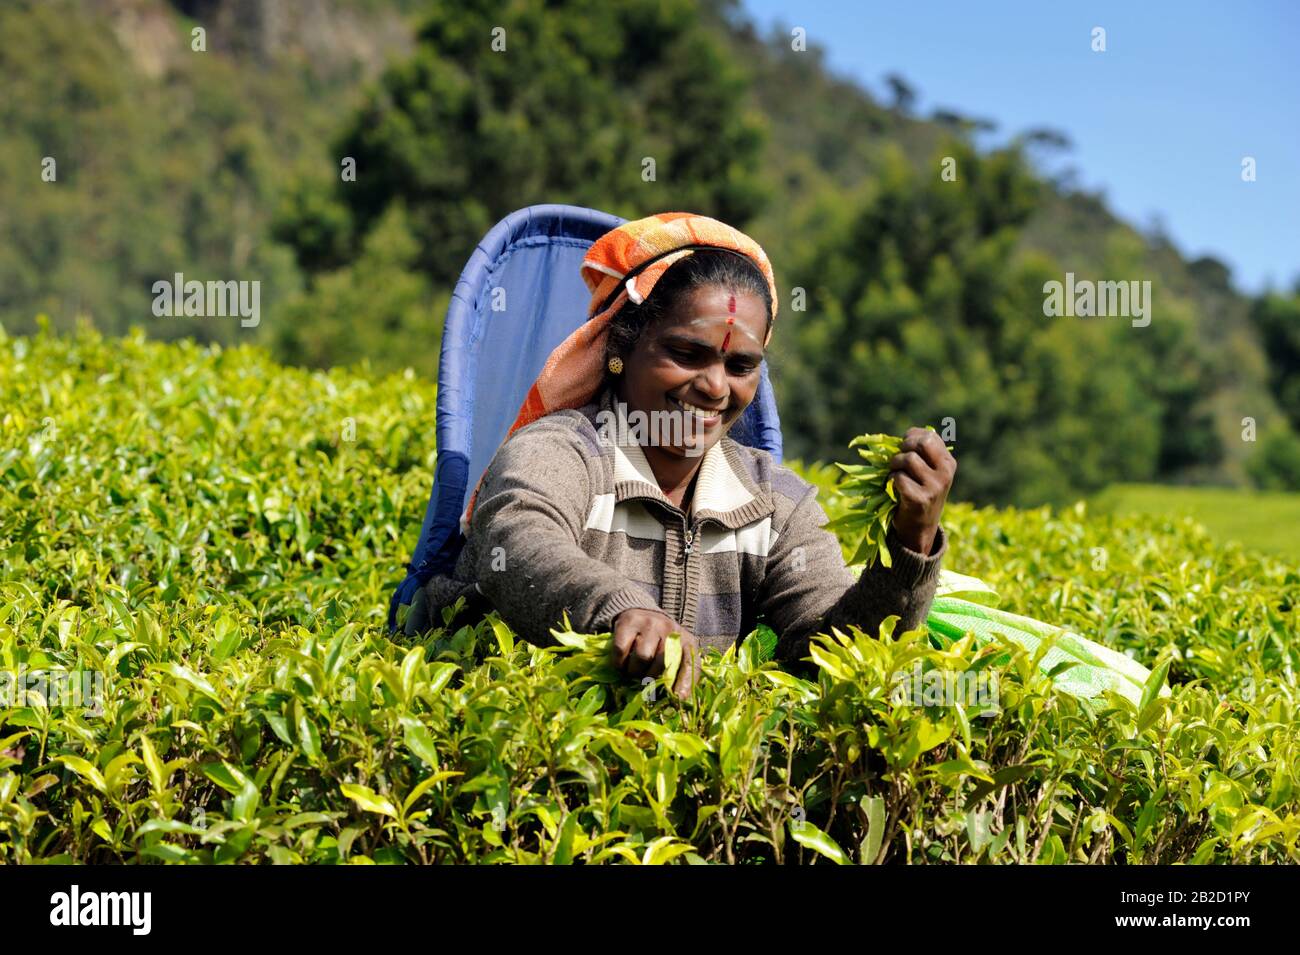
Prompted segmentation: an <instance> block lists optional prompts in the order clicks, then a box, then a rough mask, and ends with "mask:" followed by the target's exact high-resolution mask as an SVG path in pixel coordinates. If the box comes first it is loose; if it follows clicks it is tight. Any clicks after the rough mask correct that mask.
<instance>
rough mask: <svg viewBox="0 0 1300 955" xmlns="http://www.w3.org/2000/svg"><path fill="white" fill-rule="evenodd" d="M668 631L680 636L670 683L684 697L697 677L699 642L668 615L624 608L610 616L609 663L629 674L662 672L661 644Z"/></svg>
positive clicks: (639, 676)
mask: <svg viewBox="0 0 1300 955" xmlns="http://www.w3.org/2000/svg"><path fill="white" fill-rule="evenodd" d="M670 633H679V634H681V638H682V664H681V667H680V668H679V669H678V671H677V679H676V681H675V682H674V683H673V693H674V694H675V695H676V696H678V697H679V698H681V699H686V698H688V697H689V696H690V695H691V691H692V690H693V689H694V688H695V681H696V680H697V679H699V659H700V651H699V643H698V641H696V639H695V635H694V634H693V633H690V632H689V631H687V630H686V629H685V628H684V627H683V626H682V625H681V624H679V623H678V622H677V621H676V620H674V619H673V618H672V617H670V616H668V614H666V613H663V612H662V611H659V610H645V609H641V608H637V609H634V610H624V611H623V612H622V613H620V614H619V615H618V616H617V617H615V618H614V642H613V662H614V666H615V668H616V669H618V670H620V671H622V672H623V673H625V674H627V675H628V676H630V677H635V678H636V679H638V680H639V679H641V678H642V677H647V676H650V677H655V676H659V675H660V674H662V673H663V672H664V643H665V642H666V641H667V639H668V635H669V634H670Z"/></svg>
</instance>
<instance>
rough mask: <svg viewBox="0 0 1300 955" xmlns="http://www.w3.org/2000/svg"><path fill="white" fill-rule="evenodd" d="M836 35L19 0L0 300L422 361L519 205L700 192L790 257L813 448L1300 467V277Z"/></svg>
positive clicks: (476, 3) (1047, 469)
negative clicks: (941, 99) (922, 431)
mask: <svg viewBox="0 0 1300 955" xmlns="http://www.w3.org/2000/svg"><path fill="white" fill-rule="evenodd" d="M496 30H500V31H502V32H501V33H500V35H499V36H498V34H497V33H495V32H494V31H496ZM818 40H819V38H817V37H810V38H809V42H808V46H807V49H796V48H795V47H796V46H798V44H792V42H791V35H790V32H789V31H788V30H782V29H780V28H777V29H776V30H775V31H774V32H773V35H771V36H760V35H758V34H757V33H756V32H755V31H754V29H753V28H752V27H751V26H750V25H749V24H748V23H747V22H745V19H744V17H743V15H742V14H741V12H740V9H739V6H738V5H737V4H735V3H730V2H726V3H713V2H697V0H631V2H627V3H620V4H617V5H608V4H602V3H598V2H595V0H566V2H561V3H553V2H552V3H546V2H543V0H515V2H512V3H500V2H485V0H471V2H457V3H452V2H443V0H432V2H415V0H407V2H399V0H300V2H294V3H290V2H282V3H273V2H270V0H172V2H166V0H42V2H34V0H17V2H11V3H7V4H5V5H4V6H3V7H2V8H0V70H2V71H3V76H4V77H5V82H6V87H7V88H6V93H7V95H6V96H4V97H3V98H0V128H2V129H3V131H4V135H3V137H0V322H3V324H4V326H5V328H6V329H8V330H9V331H10V332H11V333H13V332H18V333H22V332H26V331H29V330H31V328H32V327H33V326H34V322H35V320H36V316H37V315H38V314H39V313H46V314H48V315H49V316H50V317H51V322H52V325H53V327H54V328H55V329H63V330H68V329H70V328H72V327H73V326H74V325H75V324H76V323H77V321H78V320H81V319H85V320H90V321H92V322H93V323H94V324H95V325H97V326H99V327H100V328H102V329H104V330H106V331H109V332H121V331H124V330H125V329H127V328H128V327H131V326H140V327H142V328H143V329H144V330H145V331H146V332H147V333H148V334H149V335H152V336H156V337H162V338H174V337H180V336H192V337H195V338H197V339H199V340H203V341H220V342H226V343H230V342H235V341H246V340H254V341H258V342H261V343H264V344H266V345H267V346H268V347H270V348H271V349H272V350H273V351H274V353H275V354H276V356H277V357H278V358H279V359H280V360H282V361H287V362H290V363H297V364H305V365H311V366H330V365H335V364H352V363H355V362H359V361H361V360H368V361H369V362H370V363H371V364H372V365H373V366H374V367H375V368H377V369H379V370H389V369H395V368H400V367H405V366H412V367H414V368H415V369H416V370H417V371H418V372H419V373H421V374H422V375H425V376H428V377H432V376H433V375H434V374H435V372H436V361H437V347H438V325H439V323H440V320H441V313H442V310H443V308H444V307H445V303H446V300H447V296H448V293H449V291H450V288H451V286H452V284H454V281H455V277H456V274H457V273H458V271H459V269H460V266H461V265H462V264H463V262H464V260H465V259H466V258H467V257H468V255H469V253H470V251H471V250H472V247H473V244H474V242H475V241H476V240H477V238H478V237H479V236H480V235H481V234H482V233H483V232H484V231H485V230H486V229H487V228H488V227H489V226H490V225H491V224H492V223H493V222H495V221H496V220H497V219H499V218H500V217H501V216H503V215H505V214H507V213H509V212H511V211H513V210H514V209H517V208H519V207H521V206H525V205H529V204H532V203H537V202H571V203H576V204H581V205H589V206H595V207H599V208H603V209H607V210H609V211H611V212H615V213H618V214H621V215H624V216H639V215H644V214H647V213H649V212H652V211H660V210H664V209H671V208H687V209H691V210H694V211H700V212H704V213H706V214H710V215H714V216H717V217H719V218H723V219H726V220H727V221H729V222H732V223H733V224H735V225H737V226H738V227H741V228H744V229H746V230H747V231H750V232H751V234H753V235H754V236H755V238H757V239H758V240H759V241H760V242H762V243H763V244H764V246H765V247H766V248H767V249H768V251H769V253H770V255H771V257H772V259H773V262H774V264H775V267H776V272H777V277H778V282H779V284H780V287H781V293H782V297H783V309H782V318H781V321H780V323H779V328H778V332H777V335H776V337H775V339H774V342H773V347H772V352H771V356H770V360H771V364H772V367H773V374H774V378H775V381H776V386H777V390H778V397H779V401H780V404H781V410H782V416H783V421H784V423H785V431H786V440H787V445H788V447H789V449H790V451H791V452H792V453H793V454H797V455H800V456H804V457H808V458H821V459H828V458H830V457H832V456H834V455H835V454H836V453H837V451H838V449H839V448H841V447H842V446H843V445H844V443H845V442H846V441H847V440H848V438H849V437H851V436H852V435H854V434H857V433H860V432H862V431H864V430H883V431H893V432H897V431H899V430H901V429H902V428H904V427H906V426H907V425H909V424H912V423H917V422H927V423H933V424H936V425H938V424H940V422H942V421H943V420H944V419H948V418H950V419H952V422H953V427H955V438H954V441H953V443H954V445H955V448H956V453H957V454H959V455H960V456H961V457H962V477H961V487H960V493H961V495H962V496H964V497H967V498H970V499H974V500H977V501H988V502H1011V501H1015V502H1019V503H1025V504H1034V503H1039V502H1043V501H1061V500H1065V499H1068V498H1070V497H1071V496H1073V495H1076V494H1079V493H1085V492H1088V491H1091V490H1094V489H1096V488H1099V487H1101V486H1104V485H1105V484H1107V483H1109V482H1111V481H1117V480H1127V481H1150V480H1161V481H1179V482H1212V483H1244V482H1247V481H1252V482H1254V483H1257V484H1261V485H1264V486H1269V487H1281V488H1285V487H1300V441H1297V439H1296V437H1295V433H1296V429H1297V428H1300V389H1297V387H1296V385H1295V382H1296V381H1297V380H1300V359H1298V358H1297V355H1298V354H1300V347H1297V345H1296V338H1295V335H1296V332H1295V328H1296V323H1295V321H1294V319H1295V317H1296V315H1297V314H1300V294H1298V292H1300V290H1295V291H1282V290H1279V291H1278V292H1276V293H1273V294H1270V295H1268V296H1265V297H1263V298H1261V299H1260V300H1259V301H1256V302H1252V301H1249V300H1247V299H1246V298H1244V297H1243V296H1241V295H1239V294H1237V293H1236V292H1235V291H1234V290H1233V288H1232V285H1231V280H1230V276H1229V275H1228V274H1227V270H1226V269H1225V268H1224V267H1223V266H1222V265H1220V264H1219V263H1217V262H1215V261H1213V260H1209V259H1202V260H1198V261H1194V262H1189V261H1186V260H1185V259H1184V258H1183V257H1182V256H1181V255H1180V254H1179V252H1178V250H1177V249H1176V248H1175V247H1174V246H1173V245H1172V244H1171V243H1170V241H1169V240H1168V239H1167V238H1166V237H1164V236H1162V235H1160V234H1154V233H1153V234H1148V233H1147V232H1143V231H1141V230H1138V229H1136V228H1134V227H1133V226H1131V225H1129V224H1126V223H1124V222H1121V221H1119V220H1118V219H1117V218H1115V217H1114V216H1113V215H1111V214H1110V213H1109V212H1108V211H1107V208H1106V205H1105V202H1104V197H1101V196H1095V195H1090V194H1086V193H1083V192H1080V191H1077V190H1076V189H1075V188H1074V187H1073V186H1072V184H1071V180H1070V178H1069V177H1068V176H1062V175H1048V174H1047V173H1046V172H1045V171H1044V170H1045V168H1046V167H1045V166H1044V165H1043V164H1042V163H1040V162H1038V161H1037V158H1036V157H1039V156H1041V155H1044V154H1045V153H1046V152H1049V151H1053V150H1055V151H1056V152H1057V153H1059V152H1060V151H1061V149H1062V148H1064V147H1065V146H1066V143H1065V141H1064V140H1063V138H1062V137H1060V136H1059V135H1058V134H1055V133H1054V132H1053V131H1052V125H1053V117H1050V116H1045V117H1043V128H1041V129H1037V130H1027V131H1024V134H1023V135H1020V136H1016V137H1012V138H1010V139H1009V141H1008V142H1007V143H1006V144H1005V145H1003V146H1002V147H1000V148H984V147H977V145H976V139H977V136H976V134H977V132H978V131H979V130H980V129H981V128H983V127H984V126H986V125H987V123H986V121H985V120H983V119H967V118H964V117H961V116H958V115H956V114H954V113H952V112H949V111H945V112H942V113H937V114H934V115H931V116H928V117H924V116H920V115H917V114H916V112H915V110H914V107H913V105H912V104H913V102H914V99H915V96H914V92H913V91H912V90H911V88H910V87H909V86H908V82H909V81H914V82H916V83H918V84H923V83H924V77H914V78H908V79H904V78H901V77H893V78H891V81H890V85H891V89H892V91H893V92H892V96H893V98H892V101H891V102H888V103H885V102H879V101H877V100H876V99H875V98H874V97H873V96H872V95H870V94H869V93H868V92H867V91H866V90H864V89H863V88H861V87H860V86H858V85H856V84H854V83H852V82H848V81H846V80H844V79H843V78H840V77H837V76H835V75H833V74H831V73H830V72H829V71H828V70H827V69H826V67H825V63H824V58H823V56H822V53H821V52H820V49H819V46H818ZM497 41H499V42H497ZM199 47H201V49H200V48H199ZM648 159H649V160H652V161H653V162H652V171H653V177H652V178H648V177H647V160H648ZM50 160H53V162H54V165H53V167H51V166H50V162H49V161H50ZM348 160H351V161H353V162H354V163H355V170H356V174H355V176H354V177H352V176H349V175H348V173H347V161H348ZM945 160H948V161H950V163H951V165H950V167H949V168H950V171H952V172H954V173H955V174H954V175H951V176H943V175H942V174H941V172H942V170H943V168H944V163H945ZM51 172H53V177H52V178H51V177H50V173H51ZM1067 272H1070V273H1073V274H1074V275H1076V276H1078V277H1079V278H1081V279H1093V280H1105V279H1111V280H1130V279H1140V280H1149V281H1150V282H1151V283H1152V289H1153V291H1152V303H1153V304H1152V315H1153V320H1152V321H1151V322H1150V324H1149V325H1147V326H1145V327H1134V326H1133V325H1132V324H1131V323H1130V322H1129V321H1128V320H1127V319H1123V318H1094V319H1080V318H1064V317H1058V318H1048V317H1046V316H1045V315H1044V313H1043V298H1044V296H1043V286H1044V283H1045V282H1048V281H1052V280H1057V281H1059V280H1061V279H1063V277H1064V275H1065V273H1067ZM176 273H182V274H184V275H185V276H187V277H194V278H200V279H220V280H227V279H233V280H256V281H259V282H260V283H261V316H260V320H259V321H258V323H257V324H256V327H245V326H243V325H241V323H240V321H239V320H238V319H237V318H224V319H222V318H176V317H156V316H155V315H154V314H153V312H152V310H151V301H152V298H153V296H152V293H151V287H152V285H153V283H154V282H155V281H157V280H159V279H164V278H165V279H170V278H171V277H172V276H173V275H174V274H176ZM1247 418H1248V419H1251V421H1252V422H1253V425H1252V426H1253V427H1255V428H1257V430H1258V436H1257V437H1258V440H1249V439H1247V440H1243V429H1244V425H1243V419H1247ZM1251 437H1252V438H1253V437H1256V436H1255V435H1253V434H1252V435H1251Z"/></svg>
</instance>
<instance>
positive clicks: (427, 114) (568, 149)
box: [278, 0, 764, 286]
mask: <svg viewBox="0 0 1300 955" xmlns="http://www.w3.org/2000/svg"><path fill="white" fill-rule="evenodd" d="M747 89H748V87H747V81H746V75H745V73H744V71H743V69H742V68H741V67H740V66H739V64H737V63H735V62H733V61H731V60H729V59H728V58H727V57H726V55H725V47H723V46H722V45H721V43H720V42H719V41H718V40H717V39H716V38H715V36H714V35H713V34H712V33H710V32H709V31H707V30H706V29H704V27H703V25H702V23H701V20H700V13H699V10H698V6H697V4H695V3H693V2H690V0H631V2H628V3H617V4H609V3H603V2H600V0H562V2H554V0H514V2H511V3H508V4H505V5H502V4H500V3H496V2H489V0H471V2H467V3H466V2H460V0H457V2H451V0H439V2H436V3H434V4H432V10H431V11H430V14H429V17H428V19H427V21H426V25H425V26H424V27H423V29H422V30H421V32H420V34H419V45H418V48H417V50H416V52H415V54H414V56H412V57H411V58H410V59H408V60H406V61H404V62H401V63H398V64H396V65H394V66H393V67H392V68H390V69H389V70H388V71H387V73H385V75H384V77H383V79H382V82H381V83H380V84H379V86H378V88H377V89H376V90H375V91H374V92H373V94H372V95H371V96H370V97H369V98H368V100H367V101H366V103H365V105H364V106H363V107H362V108H361V109H360V110H359V111H358V112H357V113H356V115H355V116H353V117H352V119H351V120H350V121H349V123H348V124H347V126H346V128H345V129H344V131H343V133H342V135H341V136H339V138H338V141H337V149H336V152H337V154H338V156H339V157H345V156H346V157H351V158H353V159H355V160H356V164H357V175H356V181H355V182H345V181H341V180H339V181H334V182H329V183H326V182H325V181H324V180H317V181H315V182H311V183H308V184H304V185H303V186H302V187H300V189H299V191H298V194H297V196H296V198H295V201H294V202H293V203H292V204H291V206H290V207H289V208H287V209H286V211H285V214H284V216H283V217H282V220H281V223H280V226H279V229H278V232H279V234H280V235H281V236H283V237H285V238H286V239H288V241H290V242H291V243H292V244H293V245H294V247H295V249H296V250H297V251H298V256H299V262H300V263H301V264H302V265H303V267H304V268H307V269H309V270H318V269H324V268H336V267H337V266H338V265H340V264H341V262H342V260H343V259H344V258H345V257H346V256H348V255H350V254H351V253H352V251H353V250H354V249H355V247H356V246H357V244H358V243H359V242H361V241H363V237H364V236H365V234H366V233H367V232H368V231H369V230H370V229H371V228H372V227H373V224H374V223H375V222H376V221H378V219H379V218H380V217H381V216H382V215H383V213H384V211H385V210H386V209H388V207H389V206H390V205H391V204H392V203H394V202H397V201H401V202H403V203H404V204H405V206H406V209H407V212H408V215H409V220H410V227H411V231H412V234H413V235H414V236H415V238H416V239H417V241H418V243H419V254H418V256H417V259H416V264H417V266H418V267H419V268H420V269H421V270H422V271H424V272H425V273H426V274H427V275H428V276H429V277H430V278H431V279H432V280H433V281H434V282H435V283H436V284H439V285H445V286H450V285H451V284H452V283H453V282H454V281H455V278H456V276H457V275H458V273H459V271H460V269H461V267H462V266H463V265H464V263H465V259H466V258H467V257H468V255H469V252H470V251H471V250H472V249H473V248H474V245H475V243H477V241H478V240H479V238H481V237H482V235H483V233H484V232H486V231H487V230H488V228H490V227H491V226H492V224H493V223H495V222H496V221H497V220H498V219H500V218H501V217H502V216H504V215H506V214H507V213H509V212H512V211H514V210H515V209H518V208H521V207H523V206H527V205H531V204H534V203H541V202H567V203H573V204H577V205H585V206H593V207H597V208H602V209H605V210H607V211H611V212H614V213H617V214H621V215H624V216H629V217H639V216H643V215H647V214H649V213H652V212H658V211H664V210H676V209H684V210H688V211H696V212H702V213H704V214H707V215H713V216H715V217H717V218H720V219H723V220H725V221H728V222H731V223H733V224H736V225H738V226H740V227H743V225H744V223H745V222H746V221H747V220H748V219H749V218H750V217H751V216H752V215H753V214H754V213H755V212H756V211H757V209H758V208H759V207H760V205H761V203H762V201H763V199H764V195H763V191H762V189H761V186H760V180H759V177H758V173H757V166H758V157H759V151H760V147H761V144H762V124H761V122H760V121H759V120H758V118H757V117H756V116H755V114H754V113H753V111H752V110H751V108H750V105H749V99H748V96H747ZM651 164H653V168H651ZM313 192H314V193H316V195H314V196H313V195H312V193H313ZM322 194H323V195H322ZM339 210H345V211H346V215H344V216H340V215H339Z"/></svg>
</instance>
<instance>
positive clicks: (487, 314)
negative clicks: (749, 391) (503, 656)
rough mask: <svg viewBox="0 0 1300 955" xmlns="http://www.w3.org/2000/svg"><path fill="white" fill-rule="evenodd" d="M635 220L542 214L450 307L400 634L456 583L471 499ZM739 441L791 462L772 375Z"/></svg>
mask: <svg viewBox="0 0 1300 955" xmlns="http://www.w3.org/2000/svg"><path fill="white" fill-rule="evenodd" d="M623 221H624V220H623V219H620V218H618V217H617V216H612V215H609V214H608V213H605V212H599V211H597V210H595V209H583V208H580V207H578V206H565V205H538V206H529V207H528V208H526V209H520V210H519V211H518V212H512V213H511V214H510V215H508V216H506V217H505V218H504V219H502V220H501V221H500V222H498V223H497V224H496V225H495V226H493V227H492V229H491V231H489V232H488V234H487V235H485V236H484V237H483V240H482V241H481V242H480V243H479V244H478V248H476V249H475V250H474V254H473V255H471V256H470V259H469V262H468V263H467V264H466V265H465V269H464V271H463V272H461V276H460V281H458V282H457V283H456V290H455V292H454V293H453V294H452V298H451V304H450V305H449V306H448V308H447V320H446V323H445V325H444V328H443V333H442V354H441V356H440V359H439V363H438V405H437V408H438V412H437V417H438V420H437V442H438V457H437V464H436V465H435V467H434V476H433V492H432V494H431V495H430V497H429V505H428V508H427V509H426V510H425V514H424V524H423V526H422V527H421V529H420V541H419V543H418V544H416V547H415V553H414V555H413V556H412V558H411V562H410V564H409V565H407V573H406V579H405V580H403V581H402V583H401V584H399V585H398V588H397V592H396V593H394V594H393V600H392V603H391V605H390V606H389V613H388V625H389V628H390V629H393V628H395V627H396V624H397V608H398V607H399V606H401V605H403V604H408V603H410V601H411V598H412V597H413V596H414V595H415V592H416V590H417V589H419V588H420V587H421V586H423V585H424V584H425V583H426V582H427V581H428V580H429V578H430V577H431V576H433V575H434V574H446V573H450V572H451V569H452V568H453V567H454V566H455V563H456V558H457V556H458V555H459V554H460V550H461V547H462V546H463V544H464V539H463V537H462V536H461V534H460V515H461V513H462V512H463V511H464V509H465V501H466V496H467V494H468V493H469V491H471V490H472V489H473V487H474V486H475V485H476V484H477V483H478V480H479V478H480V477H481V476H482V475H483V472H484V471H485V470H487V466H488V464H489V463H490V462H491V460H492V456H493V455H494V454H495V453H496V451H497V448H498V447H500V445H501V442H502V440H504V438H505V436H506V432H507V431H508V430H509V429H510V425H511V424H513V423H514V420H515V416H516V415H517V414H518V412H519V406H520V405H521V404H522V403H523V400H524V397H525V396H526V395H527V393H528V389H529V387H530V386H531V385H532V383H533V382H534V381H535V380H536V379H537V375H538V373H539V372H540V371H541V369H542V365H543V364H544V363H545V361H546V358H547V356H548V355H550V353H551V351H552V350H553V349H554V348H555V346H557V345H558V344H560V342H562V341H564V339H565V338H567V337H568V336H569V334H570V333H571V332H573V330H574V329H575V328H577V327H578V326H579V325H581V324H582V323H583V322H585V321H586V319H587V306H588V304H589V303H590V301H591V293H590V292H589V291H588V289H587V286H586V284H585V283H584V282H583V281H582V277H581V275H580V274H579V269H580V267H581V265H582V260H583V257H584V256H585V255H586V253H587V249H588V248H590V246H591V244H592V243H593V242H595V241H596V240H597V239H599V238H600V237H601V236H602V235H604V234H605V233H606V232H608V231H609V230H611V229H613V228H615V227H616V226H618V225H620V224H621V223H622V222H623ZM730 435H731V437H732V438H734V439H735V440H737V441H740V442H742V443H744V444H747V445H750V446H752V447H757V448H763V449H764V450H766V451H768V452H769V453H770V454H771V455H772V457H773V458H775V459H776V460H777V461H778V462H779V461H780V460H781V423H780V420H779V418H778V417H777V412H776V400H775V398H774V397H773V395H772V388H771V384H770V382H769V381H768V377H767V365H766V363H764V365H763V368H762V379H761V381H760V383H759V387H758V393H757V395H756V396H755V398H754V401H753V403H752V404H751V405H750V406H749V408H747V409H746V411H745V413H744V415H742V416H741V419H740V420H739V421H737V422H736V424H735V425H734V426H733V427H732V429H731V431H730Z"/></svg>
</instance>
